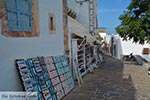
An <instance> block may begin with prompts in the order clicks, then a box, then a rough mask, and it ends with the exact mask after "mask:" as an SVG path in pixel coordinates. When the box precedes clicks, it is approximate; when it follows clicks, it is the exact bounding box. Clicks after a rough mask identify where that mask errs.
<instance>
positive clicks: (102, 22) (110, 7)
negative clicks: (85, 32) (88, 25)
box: [98, 0, 130, 34]
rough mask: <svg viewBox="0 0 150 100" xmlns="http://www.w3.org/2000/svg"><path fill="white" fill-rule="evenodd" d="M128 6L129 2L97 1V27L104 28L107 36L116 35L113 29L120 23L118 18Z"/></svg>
mask: <svg viewBox="0 0 150 100" xmlns="http://www.w3.org/2000/svg"><path fill="white" fill-rule="evenodd" d="M129 4H130V0H98V25H99V27H105V28H106V31H107V34H112V33H113V34H117V32H116V30H115V27H117V26H118V25H119V24H120V23H121V21H120V20H119V16H120V15H121V14H123V11H125V10H126V8H127V7H128V5H129Z"/></svg>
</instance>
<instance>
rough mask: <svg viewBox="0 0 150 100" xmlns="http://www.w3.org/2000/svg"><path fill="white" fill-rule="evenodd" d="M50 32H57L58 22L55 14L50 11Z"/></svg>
mask: <svg viewBox="0 0 150 100" xmlns="http://www.w3.org/2000/svg"><path fill="white" fill-rule="evenodd" d="M49 32H50V33H55V32H56V22H55V16H54V14H51V13H49Z"/></svg>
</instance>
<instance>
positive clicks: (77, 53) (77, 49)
mask: <svg viewBox="0 0 150 100" xmlns="http://www.w3.org/2000/svg"><path fill="white" fill-rule="evenodd" d="M71 43H72V59H73V60H72V62H73V67H75V68H73V77H74V79H77V80H78V84H79V86H80V85H81V83H83V81H82V77H83V76H84V75H85V74H86V73H87V72H88V71H91V69H93V68H92V67H93V66H91V63H92V60H93V59H94V57H93V56H92V55H91V51H90V48H91V46H90V44H88V43H87V42H86V39H72V42H71ZM81 81H82V82H81Z"/></svg>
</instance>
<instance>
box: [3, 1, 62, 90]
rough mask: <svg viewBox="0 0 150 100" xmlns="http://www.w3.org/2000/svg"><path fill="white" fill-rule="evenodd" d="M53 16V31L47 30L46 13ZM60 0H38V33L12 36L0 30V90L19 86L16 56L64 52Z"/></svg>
mask: <svg viewBox="0 0 150 100" xmlns="http://www.w3.org/2000/svg"><path fill="white" fill-rule="evenodd" d="M49 12H50V13H54V15H55V16H56V34H49V31H48V13H49ZM62 16H63V15H62V0H39V22H40V36H39V37H34V38H27V37H25V38H11V37H5V36H3V35H1V34H0V91H17V90H22V87H21V83H20V80H19V77H18V72H17V69H16V67H15V65H14V60H15V59H16V58H29V57H37V56H50V55H52V56H53V55H62V54H64V40H63V19H62Z"/></svg>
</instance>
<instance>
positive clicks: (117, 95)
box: [63, 56, 150, 100]
mask: <svg viewBox="0 0 150 100" xmlns="http://www.w3.org/2000/svg"><path fill="white" fill-rule="evenodd" d="M105 59H106V62H105V63H104V64H103V65H101V66H100V67H99V68H98V69H95V70H94V72H93V73H89V74H87V75H86V76H85V77H84V78H83V81H84V83H83V85H82V86H81V87H78V85H76V88H75V89H74V90H73V91H71V92H70V94H69V95H67V96H66V97H65V98H63V100H150V87H149V86H150V79H149V78H150V76H148V74H147V66H148V65H146V64H145V65H144V66H137V65H133V64H123V62H122V61H120V60H117V59H114V58H112V57H108V56H106V57H105Z"/></svg>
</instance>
